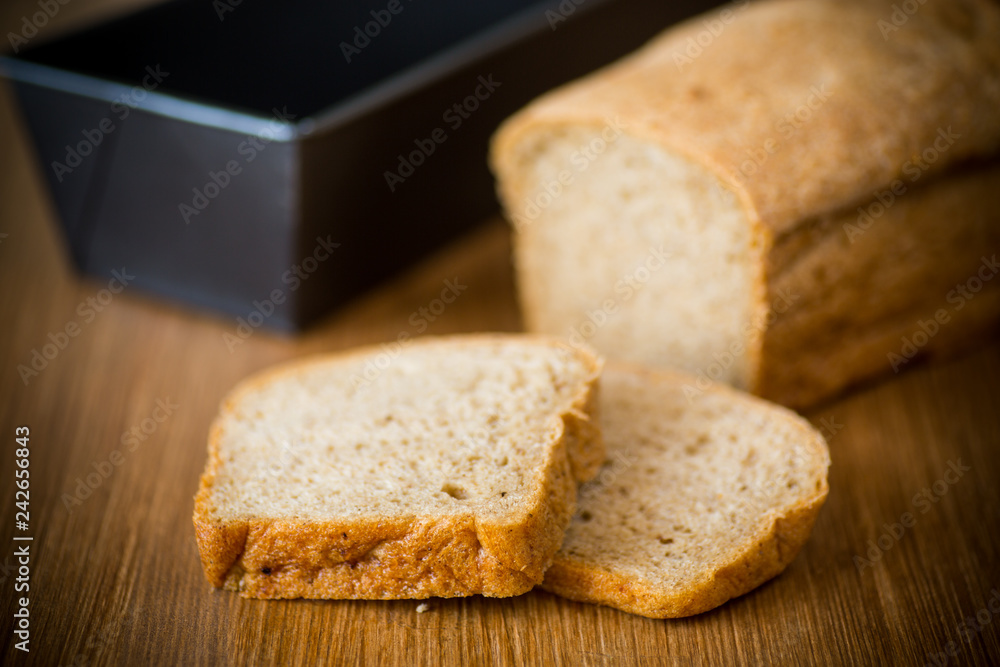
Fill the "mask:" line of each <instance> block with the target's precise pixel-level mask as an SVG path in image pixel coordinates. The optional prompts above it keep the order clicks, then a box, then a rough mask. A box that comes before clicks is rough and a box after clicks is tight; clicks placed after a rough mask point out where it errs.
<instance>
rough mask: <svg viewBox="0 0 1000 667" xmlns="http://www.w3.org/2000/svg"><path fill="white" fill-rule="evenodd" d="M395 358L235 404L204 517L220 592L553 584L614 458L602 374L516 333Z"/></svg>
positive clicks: (379, 594)
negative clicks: (599, 408) (600, 399)
mask: <svg viewBox="0 0 1000 667" xmlns="http://www.w3.org/2000/svg"><path fill="white" fill-rule="evenodd" d="M380 353H382V350H381V349H380V348H366V349H361V350H358V351H354V352H348V353H342V354H334V355H330V356H324V357H318V358H313V359H307V360H304V361H297V362H294V363H291V364H288V365H286V366H283V367H280V368H277V369H273V370H270V371H267V372H264V373H262V374H260V375H258V376H256V377H254V378H251V379H250V380H247V381H245V382H244V383H243V384H241V385H240V386H239V387H237V388H236V389H235V390H234V391H233V392H232V393H231V394H230V396H229V397H228V398H227V399H226V400H225V401H224V403H223V405H222V408H221V412H220V414H219V416H218V417H217V419H216V420H215V423H214V424H213V425H212V428H211V432H210V435H209V459H208V466H207V469H206V471H205V473H204V475H203V476H202V479H201V487H200V489H199V491H198V494H197V497H196V499H195V511H194V524H195V529H196V533H197V539H198V547H199V550H200V552H201V559H202V564H203V566H204V569H205V574H206V576H207V577H208V580H209V581H210V582H211V583H212V584H214V585H215V586H219V587H222V586H224V587H225V588H228V589H232V590H238V591H239V592H240V593H241V594H242V595H243V596H244V597H255V598H295V597H306V598H328V599H347V598H356V599H393V598H426V597H431V596H441V597H454V596H462V595H472V594H476V593H481V594H483V595H487V596H495V597H501V596H510V595H517V594H520V593H523V592H525V591H527V590H530V589H531V588H532V587H533V586H534V585H535V584H537V583H539V582H540V581H541V579H542V576H543V573H544V571H545V569H546V568H547V567H548V565H549V563H550V562H551V560H552V556H553V554H554V553H555V552H556V550H557V549H558V548H559V545H560V544H561V542H562V538H563V533H564V530H565V528H566V525H567V524H568V522H569V520H570V516H571V514H572V512H573V508H574V501H575V494H576V484H577V481H580V480H584V479H587V478H589V477H591V476H592V475H593V474H594V473H595V472H596V470H597V469H598V467H599V466H600V463H601V461H602V460H603V443H602V440H601V436H600V431H599V429H598V427H597V425H596V422H595V420H594V419H593V413H594V411H595V408H596V401H597V385H598V376H599V373H600V365H601V364H600V361H599V360H598V359H597V357H595V356H594V355H592V354H590V353H589V352H588V351H586V350H579V349H574V348H570V347H569V346H566V345H565V344H561V343H558V342H556V341H554V340H551V339H546V338H542V337H536V336H517V335H480V336H457V337H451V338H440V339H424V340H418V341H412V342H411V343H410V344H409V345H408V346H406V347H405V348H404V349H403V350H402V351H401V352H400V354H399V355H398V356H397V357H396V358H394V359H392V358H390V357H389V356H388V355H386V354H384V353H382V354H381V356H380ZM373 369H374V370H373Z"/></svg>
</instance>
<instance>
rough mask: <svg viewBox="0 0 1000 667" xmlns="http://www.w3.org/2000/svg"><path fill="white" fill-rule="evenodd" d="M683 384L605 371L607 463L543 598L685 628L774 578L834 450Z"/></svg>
mask: <svg viewBox="0 0 1000 667" xmlns="http://www.w3.org/2000/svg"><path fill="white" fill-rule="evenodd" d="M687 381H689V377H688V376H686V375H683V374H677V373H672V372H653V371H646V370H642V369H637V368H630V367H623V366H609V367H608V368H607V369H606V370H605V373H604V376H603V377H602V379H601V392H602V398H601V424H602V429H603V433H604V437H605V442H606V444H607V463H606V464H605V466H604V469H603V470H602V471H601V473H600V474H599V475H598V477H597V478H596V479H595V480H593V481H592V482H590V483H588V484H585V485H584V486H583V487H582V488H581V490H580V495H579V501H578V510H577V514H576V515H575V516H574V518H573V521H572V523H571V524H570V527H569V529H568V530H567V532H566V539H565V541H564V542H563V546H562V549H561V550H560V551H559V553H558V554H556V558H555V561H554V562H553V564H552V567H550V568H549V570H548V571H547V572H546V574H545V581H544V583H543V584H542V586H543V587H544V588H546V589H547V590H550V591H552V592H554V593H558V594H559V595H562V596H564V597H568V598H571V599H574V600H582V601H585V602H593V603H597V604H603V605H608V606H611V607H616V608H618V609H623V610H625V611H629V612H632V613H635V614H641V615H643V616H649V617H653V618H668V617H679V616H690V615H692V614H697V613H700V612H703V611H707V610H709V609H712V608H714V607H717V606H719V605H720V604H722V603H723V602H725V601H726V600H729V599H731V598H734V597H736V596H739V595H743V594H744V593H746V592H748V591H750V590H752V589H754V588H755V587H757V586H759V585H760V584H762V583H763V582H765V581H767V580H768V579H770V578H772V577H774V576H776V575H777V574H779V573H780V572H781V571H782V570H784V569H785V567H786V566H787V565H788V564H789V563H790V562H791V560H792V559H793V558H794V557H795V555H796V554H797V553H798V551H799V549H800V548H801V547H802V545H803V543H804V542H805V540H806V538H807V537H808V536H809V533H810V531H811V530H812V526H813V522H814V520H815V519H816V515H817V513H818V512H819V509H820V507H821V506H822V504H823V501H824V500H825V499H826V495H827V490H828V487H827V468H828V466H829V463H830V459H829V454H828V452H827V447H826V443H825V442H824V440H823V438H822V436H820V434H819V433H817V432H816V431H815V430H814V429H813V428H812V427H811V426H810V425H809V424H808V423H807V422H806V421H805V420H803V419H801V418H800V417H798V416H796V415H795V414H794V413H792V412H790V411H788V410H786V409H784V408H780V407H778V406H774V405H771V404H769V403H766V402H764V401H762V400H760V399H756V398H753V397H751V396H747V395H745V394H742V393H740V392H738V391H735V390H732V389H728V388H723V387H718V388H715V389H713V390H711V391H708V392H705V393H704V394H702V395H700V396H699V397H698V398H697V399H696V400H695V401H694V402H693V403H690V404H689V402H688V399H687V397H685V395H684V392H683V385H684V384H685V383H686V382H687Z"/></svg>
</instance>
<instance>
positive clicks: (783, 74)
mask: <svg viewBox="0 0 1000 667" xmlns="http://www.w3.org/2000/svg"><path fill="white" fill-rule="evenodd" d="M900 4H901V3H898V2H896V0H763V1H761V2H756V1H755V2H750V3H747V2H738V3H735V4H734V5H730V6H728V7H725V8H721V9H716V10H713V11H712V12H711V13H710V14H708V15H706V16H700V17H697V18H695V19H692V20H691V21H689V22H686V23H684V24H681V25H679V26H677V27H674V28H671V29H670V30H668V31H666V32H665V33H663V35H662V36H660V37H658V38H656V39H655V40H653V41H652V42H651V43H650V44H649V45H648V46H646V47H645V48H643V49H641V50H640V51H638V52H637V53H635V54H634V55H632V56H629V57H627V58H625V59H623V60H622V61H620V62H618V63H616V64H614V65H612V66H610V67H608V68H606V69H603V70H601V71H600V72H597V73H595V74H593V75H591V76H588V77H586V78H585V79H582V80H580V81H578V82H575V83H572V84H570V85H568V86H565V87H562V88H560V89H558V90H555V91H553V92H552V93H550V94H547V95H545V96H544V97H542V98H540V99H539V100H537V101H536V102H534V103H532V104H531V105H530V106H528V107H527V108H526V109H525V110H523V111H521V112H520V113H518V114H517V115H516V116H514V117H513V118H511V119H510V120H509V121H507V122H506V123H505V124H504V125H503V127H502V128H501V129H500V131H499V132H498V133H497V135H496V137H495V138H494V141H493V149H492V157H491V161H492V164H493V169H494V171H495V173H496V174H497V179H498V184H499V191H500V195H501V198H502V200H503V202H504V206H505V209H506V211H507V216H508V218H509V219H510V220H511V221H512V222H513V223H514V227H515V230H516V233H515V237H514V245H515V259H516V264H517V271H518V283H519V291H520V298H521V303H522V307H523V310H524V319H525V324H526V326H527V327H528V329H529V330H531V331H536V332H543V333H548V334H553V335H558V336H566V337H576V338H578V339H582V340H586V341H587V342H588V343H589V344H591V345H593V346H594V347H595V348H596V349H597V350H599V351H600V352H601V353H602V354H605V355H606V356H607V357H608V358H609V359H618V360H623V361H630V362H636V363H642V364H648V365H654V366H664V367H675V368H683V369H685V370H688V371H691V372H692V373H695V374H697V375H699V383H698V385H697V387H698V388H701V387H703V386H704V385H706V384H709V383H711V382H712V381H715V380H719V381H723V382H727V383H730V384H733V385H734V386H737V387H740V388H744V389H747V390H749V391H751V392H753V393H755V394H758V395H760V396H763V397H765V398H768V399H771V400H774V401H777V402H779V403H782V404H785V405H789V406H792V407H803V406H806V405H809V404H813V403H816V402H818V401H821V400H823V399H825V398H827V397H830V396H832V395H834V394H836V393H837V392H839V391H841V390H842V389H843V388H844V387H846V386H848V385H851V384H854V383H857V382H860V381H863V380H866V379H868V378H871V377H874V376H877V375H880V374H884V373H888V372H889V371H890V370H898V369H899V368H900V367H901V365H902V364H905V363H906V362H907V361H909V359H910V358H911V357H913V356H915V355H917V354H921V355H923V354H948V353H950V352H954V351H961V350H962V349H964V348H965V347H966V346H967V344H968V342H969V341H970V340H975V339H976V338H982V337H984V336H986V335H987V334H990V333H994V332H995V331H996V327H997V324H998V322H1000V281H998V280H984V281H981V282H980V281H979V277H982V276H983V275H984V274H983V273H980V272H985V275H989V276H992V275H993V273H994V272H995V269H994V268H993V266H994V265H995V261H994V260H992V259H991V258H992V257H993V253H995V252H997V251H998V249H1000V224H998V221H1000V214H998V212H997V207H996V206H995V204H994V201H995V196H994V195H993V193H995V192H996V191H997V189H998V188H1000V114H998V113H997V112H996V110H997V108H998V107H1000V39H997V35H1000V7H998V4H997V3H996V2H991V1H989V0H954V1H953V2H940V3H933V2H928V3H925V2H921V3H919V11H917V12H916V13H913V12H909V13H908V14H907V15H906V16H904V17H903V18H904V19H905V26H902V27H901V24H900V23H897V19H898V17H899V16H900V15H902V14H901V12H900V10H899V5H900ZM913 6H916V5H913ZM708 25H714V26H718V27H719V28H720V29H721V32H716V31H715V29H714V28H713V29H712V33H711V34H709V32H708V30H706V26H708ZM706 37H707V38H708V41H709V42H711V43H709V44H706V43H705V40H704V38H706ZM693 47H694V50H695V51H697V53H693V51H692V48H693ZM977 275H978V276H979V277H977ZM968 281H973V282H969V284H970V285H972V286H973V287H975V290H976V291H977V292H979V290H980V287H981V288H982V291H981V293H979V294H977V295H976V297H975V299H968V298H964V297H963V296H962V295H966V294H968V290H967V287H966V283H967V282H968ZM977 285H978V286H977ZM960 292H961V294H960ZM956 304H957V305H956ZM935 319H938V323H943V322H944V321H945V320H947V321H948V322H949V323H948V326H940V327H938V326H937V324H936V323H935V321H934V320H935ZM921 322H930V325H931V326H932V328H934V330H935V332H936V333H932V334H930V335H929V336H925V334H926V333H927V327H926V326H924V325H922V324H921ZM911 337H913V338H914V339H916V338H924V339H925V340H924V342H923V343H920V344H918V345H916V346H914V345H913V344H912V343H911V342H909V341H910V339H911ZM904 357H905V359H904Z"/></svg>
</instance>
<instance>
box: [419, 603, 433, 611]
mask: <svg viewBox="0 0 1000 667" xmlns="http://www.w3.org/2000/svg"><path fill="white" fill-rule="evenodd" d="M430 610H431V606H430V605H429V604H427V603H426V602H421V603H420V604H418V605H417V613H418V614H422V613H424V612H425V611H430Z"/></svg>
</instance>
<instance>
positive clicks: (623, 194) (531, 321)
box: [493, 111, 763, 388]
mask: <svg viewBox="0 0 1000 667" xmlns="http://www.w3.org/2000/svg"><path fill="white" fill-rule="evenodd" d="M531 119H532V115H531V112H530V111H529V112H525V116H524V118H523V120H521V121H517V120H515V121H513V123H512V125H511V127H507V128H505V129H503V130H501V133H500V135H499V136H498V138H497V140H496V142H495V144H494V156H493V158H494V160H493V161H494V168H495V171H496V172H497V176H498V178H499V181H500V192H501V198H502V199H503V201H504V204H505V208H506V211H507V215H508V218H509V219H510V220H511V221H512V223H513V225H514V228H515V230H516V234H515V257H516V264H517V269H518V283H519V290H520V296H521V300H522V306H523V309H524V314H525V320H526V323H527V326H528V327H529V328H530V329H531V330H533V331H537V332H544V333H548V334H554V335H558V336H564V337H567V338H569V339H570V340H571V341H578V342H586V343H588V344H591V345H593V346H594V347H595V348H597V349H598V350H599V351H601V352H602V353H603V354H606V355H608V357H609V358H614V359H619V360H624V361H631V362H638V363H643V364H650V365H654V366H669V367H677V368H682V369H685V370H688V371H691V372H694V373H704V374H705V375H707V376H708V377H709V378H710V379H712V380H717V381H722V382H727V383H729V384H733V385H735V386H737V387H741V388H748V387H751V386H752V384H753V382H754V380H755V378H754V376H753V370H752V368H753V365H752V359H753V358H754V355H755V354H757V352H758V347H759V341H760V338H761V334H762V333H763V332H762V329H761V328H758V327H754V326H753V323H754V322H755V321H756V318H757V316H758V311H759V309H760V303H759V302H760V300H761V297H760V294H759V292H760V289H761V288H760V285H761V284H762V276H761V275H759V271H760V262H759V257H760V249H759V246H760V245H761V242H760V240H759V239H757V238H756V237H755V235H754V234H755V232H754V231H753V230H754V227H753V225H752V224H751V222H750V221H749V220H748V218H747V214H746V212H745V211H744V209H743V207H742V205H741V204H740V202H739V200H738V198H737V197H736V195H735V194H733V193H732V192H731V191H729V190H728V189H727V188H726V187H725V186H724V185H723V182H722V181H721V180H720V179H719V178H718V177H717V176H716V175H715V174H713V173H712V172H710V171H709V170H708V169H706V168H705V167H704V166H702V165H700V164H698V163H695V162H693V161H692V160H690V159H688V158H686V157H684V156H682V155H680V154H677V153H672V152H670V151H667V150H665V149H663V148H661V147H659V146H657V145H654V144H653V143H651V142H647V141H643V140H642V139H640V138H638V137H635V136H632V135H631V134H629V130H628V129H627V128H619V127H616V125H615V123H614V122H613V121H611V122H609V123H607V124H605V125H603V126H600V125H594V124H588V123H585V122H580V123H576V124H574V123H570V122H567V123H564V124H557V123H546V122H538V123H532V121H531Z"/></svg>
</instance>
